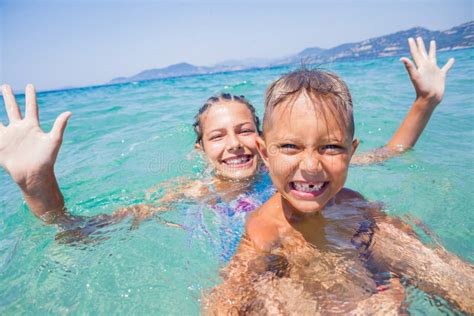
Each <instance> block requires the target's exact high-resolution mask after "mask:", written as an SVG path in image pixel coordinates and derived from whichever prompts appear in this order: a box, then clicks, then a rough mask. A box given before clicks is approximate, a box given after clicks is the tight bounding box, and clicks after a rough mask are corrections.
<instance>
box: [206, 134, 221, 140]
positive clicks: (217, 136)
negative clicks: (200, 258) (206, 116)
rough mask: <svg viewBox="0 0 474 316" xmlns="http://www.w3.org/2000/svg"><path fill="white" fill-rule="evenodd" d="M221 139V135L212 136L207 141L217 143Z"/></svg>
mask: <svg viewBox="0 0 474 316" xmlns="http://www.w3.org/2000/svg"><path fill="white" fill-rule="evenodd" d="M222 137H223V136H222V135H214V136H211V137H209V140H213V141H218V140H221V139H222Z"/></svg>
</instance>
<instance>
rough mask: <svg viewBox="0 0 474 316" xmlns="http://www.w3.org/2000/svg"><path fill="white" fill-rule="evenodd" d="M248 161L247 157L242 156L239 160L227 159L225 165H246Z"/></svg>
mask: <svg viewBox="0 0 474 316" xmlns="http://www.w3.org/2000/svg"><path fill="white" fill-rule="evenodd" d="M249 160H250V158H249V157H247V156H244V157H240V158H232V159H227V160H226V161H225V163H226V164H228V165H238V164H242V163H246V162H247V161H249Z"/></svg>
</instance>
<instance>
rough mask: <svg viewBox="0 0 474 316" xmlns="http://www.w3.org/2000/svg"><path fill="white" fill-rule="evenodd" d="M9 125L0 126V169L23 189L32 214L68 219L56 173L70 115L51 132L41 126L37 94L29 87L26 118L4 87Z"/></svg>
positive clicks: (64, 116)
mask: <svg viewBox="0 0 474 316" xmlns="http://www.w3.org/2000/svg"><path fill="white" fill-rule="evenodd" d="M2 95H3V100H4V103H5V109H6V112H7V116H8V119H9V125H8V126H3V124H1V123H0V166H2V167H3V168H4V169H5V170H6V171H7V172H8V173H9V174H10V176H11V177H12V179H13V181H15V183H16V184H17V185H18V186H19V187H20V189H21V191H22V193H23V196H24V198H25V200H26V203H27V204H28V206H29V207H30V209H31V210H32V212H33V213H34V214H35V215H37V216H39V217H41V218H43V219H44V220H45V221H54V220H56V219H58V218H61V217H64V216H65V209H64V198H63V195H62V193H61V191H60V189H59V185H58V182H57V180H56V176H55V173H54V163H55V162H56V158H57V155H58V152H59V149H60V147H61V143H62V140H63V135H64V130H65V128H66V124H67V120H68V119H69V117H70V116H71V113H70V112H64V113H62V114H60V115H59V116H58V117H57V118H56V121H55V122H54V125H53V128H52V130H51V131H50V132H49V133H45V132H44V131H43V130H42V129H41V127H40V124H39V117H38V106H37V103H36V92H35V89H34V87H33V85H31V84H29V85H27V86H26V90H25V101H26V109H25V117H24V118H22V116H21V112H20V109H19V107H18V105H17V103H16V100H15V96H14V95H13V92H12V89H11V87H10V86H8V85H3V86H2Z"/></svg>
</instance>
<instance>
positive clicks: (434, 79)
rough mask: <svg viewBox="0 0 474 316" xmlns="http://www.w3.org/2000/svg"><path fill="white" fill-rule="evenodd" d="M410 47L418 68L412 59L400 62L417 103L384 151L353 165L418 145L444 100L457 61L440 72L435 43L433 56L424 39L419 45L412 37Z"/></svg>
mask: <svg viewBox="0 0 474 316" xmlns="http://www.w3.org/2000/svg"><path fill="white" fill-rule="evenodd" d="M408 44H409V46H410V54H411V56H412V58H413V61H414V62H415V65H413V64H412V62H411V61H410V60H409V59H408V58H405V57H403V58H401V59H400V60H401V61H402V62H403V63H404V64H405V67H406V69H407V72H408V75H409V77H410V80H411V82H412V84H413V86H414V88H415V91H416V100H415V102H414V103H413V105H412V107H411V108H410V110H409V111H408V114H407V116H406V117H405V119H404V120H403V122H402V124H400V127H399V128H398V130H397V131H396V132H395V134H394V135H393V137H392V139H391V140H390V141H389V142H388V143H387V144H386V145H385V146H384V147H382V148H378V149H375V150H373V151H370V152H368V153H365V154H362V155H357V156H354V157H353V159H352V161H351V162H352V163H353V164H356V165H365V164H372V163H377V162H381V161H384V160H386V159H389V158H391V157H394V156H398V155H400V154H401V153H403V152H405V151H407V150H409V149H410V148H412V147H413V146H415V144H416V142H417V140H418V138H419V137H420V135H421V134H422V133H423V130H424V129H425V127H426V125H427V124H428V121H429V120H430V117H431V115H432V114H433V112H434V110H435V108H436V106H437V105H438V104H439V103H440V102H441V100H442V99H443V96H444V90H445V82H446V75H447V73H448V71H449V69H451V67H452V65H453V64H454V59H453V58H451V59H449V60H448V62H447V63H446V64H445V65H444V66H443V68H441V69H440V68H439V67H438V65H437V61H436V42H435V41H431V42H430V50H429V53H427V52H426V49H425V44H424V43H423V39H421V37H418V38H417V39H416V42H415V40H414V39H413V38H409V39H408Z"/></svg>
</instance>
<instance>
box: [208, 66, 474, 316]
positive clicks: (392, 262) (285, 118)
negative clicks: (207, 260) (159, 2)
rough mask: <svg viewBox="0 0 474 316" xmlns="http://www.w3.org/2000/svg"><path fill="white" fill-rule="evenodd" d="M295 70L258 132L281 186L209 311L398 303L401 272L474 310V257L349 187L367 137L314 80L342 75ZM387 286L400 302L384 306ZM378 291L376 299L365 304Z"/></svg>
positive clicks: (255, 218)
mask: <svg viewBox="0 0 474 316" xmlns="http://www.w3.org/2000/svg"><path fill="white" fill-rule="evenodd" d="M294 74H296V76H299V77H295V76H293V74H291V75H288V76H291V77H286V76H285V77H283V78H282V79H280V80H287V81H286V82H285V81H283V83H282V84H281V85H280V86H278V85H277V86H275V87H273V89H274V90H271V91H272V92H271V93H274V94H276V96H274V95H273V96H270V97H274V98H276V99H277V98H278V96H279V95H280V94H281V95H285V96H287V95H288V93H287V91H292V93H294V95H292V97H291V98H290V97H289V98H286V99H283V101H281V102H280V103H278V104H277V105H275V106H274V107H272V108H270V110H268V109H266V110H268V111H266V112H265V113H266V114H265V115H266V117H265V119H264V122H267V123H266V124H265V123H264V131H263V132H264V138H259V139H257V146H258V150H259V153H260V156H261V157H262V160H263V162H264V163H265V165H266V166H267V168H268V170H269V173H270V176H271V178H272V182H273V184H274V186H275V187H276V189H277V190H278V192H277V193H275V194H274V196H273V197H271V198H270V199H269V200H268V201H267V202H266V203H265V204H264V205H263V206H262V207H260V208H259V209H258V210H257V211H255V212H254V213H253V214H251V215H250V216H249V217H248V219H247V222H246V232H245V236H244V238H243V239H242V242H241V245H240V247H239V249H238V251H237V253H236V255H235V257H234V258H233V259H232V261H231V262H230V264H229V267H228V268H226V269H225V271H224V272H225V274H224V283H223V284H222V285H219V286H218V287H216V288H215V289H214V290H213V291H212V292H211V294H210V295H209V296H208V297H207V298H206V299H205V301H206V304H205V311H206V312H208V313H210V314H226V313H229V312H231V313H233V312H234V311H236V312H242V313H247V312H251V313H252V312H257V311H258V310H259V309H260V310H261V312H262V313H267V314H287V313H291V312H294V311H293V310H292V308H301V306H308V309H306V310H304V311H303V310H300V309H298V312H297V313H303V314H306V313H311V314H319V313H321V314H327V313H330V314H331V313H349V314H358V313H360V312H363V313H366V314H373V313H375V314H381V315H382V314H386V313H387V312H390V313H398V312H399V308H400V306H401V304H402V301H403V295H400V294H401V293H400V284H399V283H397V282H396V280H397V276H398V277H403V278H404V279H407V280H408V281H410V282H413V283H414V284H415V285H417V286H418V287H419V288H421V289H423V290H425V291H427V292H428V293H430V294H437V295H440V296H442V297H444V298H445V299H446V300H447V301H448V302H450V303H451V304H453V305H454V306H455V307H457V308H459V309H461V310H463V311H465V312H468V313H473V312H474V298H473V295H472V293H473V290H474V286H473V284H474V267H473V266H472V265H470V264H468V263H466V262H463V261H462V260H461V259H459V258H457V257H456V256H454V255H452V254H449V253H448V252H446V251H444V250H442V249H431V248H428V247H426V246H425V245H423V244H422V243H421V242H420V241H419V240H418V239H417V238H416V235H415V234H414V233H413V232H412V231H411V230H410V229H409V227H407V226H406V225H404V224H403V223H402V222H399V221H395V220H392V219H390V218H388V217H387V216H386V215H385V214H384V213H382V212H381V211H380V210H379V208H378V207H377V205H373V204H370V203H367V202H366V201H365V200H364V198H363V196H362V195H361V194H359V193H358V192H355V191H352V190H349V189H347V188H344V183H345V181H346V178H347V173H348V169H349V163H350V160H351V158H352V156H353V155H354V153H355V151H356V149H357V146H358V143H359V141H358V140H357V139H353V130H352V128H351V125H350V120H347V121H343V119H341V117H345V116H344V115H345V113H343V111H344V109H347V108H344V107H337V105H336V103H335V101H333V100H332V99H329V98H318V93H319V92H318V90H317V89H316V88H314V86H317V85H319V84H321V85H325V84H328V82H331V84H334V85H335V89H334V90H336V91H339V90H338V89H340V87H341V84H340V83H334V81H329V80H328V81H324V80H327V79H321V78H325V77H324V76H323V74H322V73H321V72H319V74H318V73H317V71H301V72H295V73H294ZM288 78H290V79H288ZM308 78H312V79H308ZM331 78H332V77H331ZM290 80H292V83H294V84H295V85H296V84H297V83H298V82H306V81H305V80H313V81H311V82H310V83H307V84H306V85H304V86H302V87H309V88H301V90H299V88H298V89H295V87H294V86H289V87H287V86H286V85H289V84H290V83H288V81H290ZM321 80H322V81H321ZM331 80H333V79H331ZM320 82H322V83H320ZM277 83H281V81H277ZM282 87H283V88H282ZM279 89H281V90H279ZM344 93H345V92H342V93H341V94H344ZM323 109H325V110H323ZM378 275H381V276H387V275H388V276H391V278H390V281H391V283H392V284H391V285H392V288H391V289H389V290H388V291H387V292H388V293H385V295H381V294H380V293H377V291H376V290H375V288H376V283H377V282H380V279H379V276H378ZM383 280H384V281H386V280H385V279H383ZM393 282H395V283H393ZM392 290H394V291H395V292H393V291H392ZM267 293H271V294H270V295H269V294H267ZM392 293H393V295H392ZM402 293H403V291H402ZM387 295H388V298H391V300H390V299H389V301H391V303H392V304H390V306H392V307H393V309H392V310H390V311H387V310H379V309H378V308H383V307H385V305H384V304H385V303H381V302H382V301H385V300H386V299H387ZM369 299H370V300H372V301H371V305H370V304H369V305H366V304H365V305H364V307H363V308H361V306H360V305H359V304H363V303H364V302H366V301H367V300H369ZM374 304H375V305H374ZM371 307H372V308H375V310H372V309H370V308H371ZM366 308H368V309H366Z"/></svg>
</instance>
